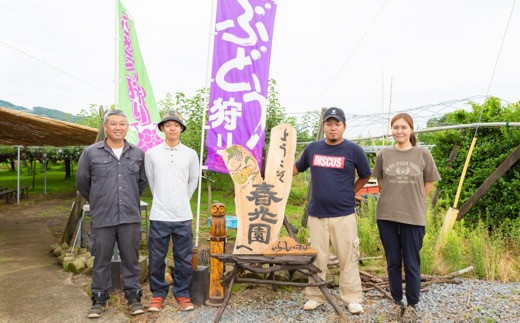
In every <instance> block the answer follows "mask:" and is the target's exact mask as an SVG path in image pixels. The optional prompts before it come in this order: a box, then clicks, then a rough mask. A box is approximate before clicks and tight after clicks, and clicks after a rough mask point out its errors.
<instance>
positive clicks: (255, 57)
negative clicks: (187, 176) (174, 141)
mask: <svg viewBox="0 0 520 323" xmlns="http://www.w3.org/2000/svg"><path fill="white" fill-rule="evenodd" d="M275 12H276V4H275V3H274V2H273V1H269V0H249V1H248V0H218V1H217V16H216V24H215V32H216V36H215V40H214V47H213V64H212V71H211V81H212V82H211V87H210V98H209V111H208V128H209V129H208V132H207V138H206V148H207V149H208V158H207V159H206V166H208V169H209V170H212V171H217V172H221V173H228V171H227V168H226V165H225V164H224V162H223V161H222V157H221V156H220V154H221V153H222V151H223V150H224V149H226V148H227V147H229V146H231V145H241V146H244V147H245V148H247V149H248V150H250V151H251V153H252V154H253V156H254V157H255V158H256V159H257V161H258V163H259V164H261V162H262V148H263V146H264V140H265V118H266V110H267V83H268V80H269V63H270V60H271V43H272V35H273V26H274V16H275Z"/></svg>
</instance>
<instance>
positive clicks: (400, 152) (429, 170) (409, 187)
mask: <svg viewBox="0 0 520 323" xmlns="http://www.w3.org/2000/svg"><path fill="white" fill-rule="evenodd" d="M390 125H391V127H392V136H393V137H394V140H395V142H396V145H395V146H394V147H387V148H384V149H383V150H382V151H381V152H380V153H379V155H378V156H377V159H376V164H375V167H374V176H375V177H377V179H378V181H379V186H380V198H379V201H378V205H377V226H378V228H379V235H380V237H381V241H382V243H383V247H384V249H385V256H386V261H387V269H388V279H389V282H390V292H391V294H392V298H393V299H394V301H395V302H396V304H397V305H398V306H397V307H396V308H395V309H394V311H395V312H396V313H395V314H396V315H399V316H403V318H404V316H407V317H408V316H411V317H413V316H415V317H416V316H417V312H416V311H415V305H416V304H417V303H418V302H419V291H420V289H421V259H420V254H419V252H420V250H421V247H422V242H423V237H424V232H425V230H424V227H425V225H426V197H427V196H428V194H429V193H430V191H431V189H432V188H433V183H434V182H435V181H438V180H439V179H440V176H439V172H438V171H437V167H436V166H435V162H434V161H433V158H432V156H431V154H430V152H429V151H428V149H426V148H423V147H418V146H417V139H416V137H415V134H414V131H413V129H414V128H413V120H412V117H411V116H410V115H409V114H407V113H399V114H397V115H395V116H394V117H393V118H392V121H391V122H390ZM402 263H404V271H405V280H406V300H407V303H408V306H407V307H406V308H405V306H404V304H403V302H402V298H403V288H402V278H401V267H402Z"/></svg>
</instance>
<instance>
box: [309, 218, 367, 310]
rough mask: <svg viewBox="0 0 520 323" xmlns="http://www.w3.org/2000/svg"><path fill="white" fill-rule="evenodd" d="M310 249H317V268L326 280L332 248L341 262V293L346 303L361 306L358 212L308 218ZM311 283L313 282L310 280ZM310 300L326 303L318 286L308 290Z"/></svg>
mask: <svg viewBox="0 0 520 323" xmlns="http://www.w3.org/2000/svg"><path fill="white" fill-rule="evenodd" d="M309 236H310V240H311V246H313V247H314V248H316V249H317V250H318V256H317V257H316V260H315V262H314V265H315V266H316V267H318V268H319V269H320V270H321V273H319V274H318V276H320V278H321V279H323V280H325V276H326V274H327V263H328V261H329V251H330V245H331V244H332V248H334V252H335V254H336V256H337V257H338V261H339V271H340V274H339V292H340V297H341V300H342V301H343V302H345V303H347V304H348V303H360V302H361V300H362V297H363V294H362V291H361V279H360V278H359V269H358V260H359V238H358V232H357V216H356V214H355V213H353V214H350V215H347V216H340V217H335V218H321V219H320V218H318V217H315V216H309ZM309 280H310V281H314V280H313V279H312V278H309ZM305 295H306V296H307V298H308V299H309V300H315V301H317V302H319V303H324V302H325V301H326V300H325V296H323V294H322V292H321V291H320V289H319V288H318V287H307V288H305Z"/></svg>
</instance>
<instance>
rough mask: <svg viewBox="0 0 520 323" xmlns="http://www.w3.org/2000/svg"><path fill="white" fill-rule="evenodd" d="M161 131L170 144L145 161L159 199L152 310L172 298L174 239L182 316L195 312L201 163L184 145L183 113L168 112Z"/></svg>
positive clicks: (153, 220)
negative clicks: (169, 273) (168, 273)
mask: <svg viewBox="0 0 520 323" xmlns="http://www.w3.org/2000/svg"><path fill="white" fill-rule="evenodd" d="M158 127H159V130H161V131H162V132H164V134H165V140H164V143H163V144H161V145H157V146H155V147H153V148H151V149H149V150H148V151H147V152H146V156H145V169H146V176H147V178H148V183H149V186H150V190H151V192H152V195H153V202H152V210H151V213H150V241H149V243H148V248H149V252H150V256H149V267H150V290H151V291H152V293H153V297H152V300H151V302H150V306H149V307H148V310H149V311H154V312H156V311H160V310H161V308H162V305H163V302H164V299H165V298H166V295H167V294H168V289H169V288H168V287H169V285H168V283H167V282H166V281H165V279H164V269H165V263H164V259H165V257H166V253H167V252H168V245H169V243H170V237H171V239H172V241H173V259H174V262H175V272H174V275H173V280H174V283H173V288H172V293H173V296H174V297H175V299H176V300H177V302H178V303H179V305H180V307H181V310H183V311H189V310H192V309H193V308H194V306H193V304H192V303H191V299H190V294H189V291H188V287H189V285H190V283H191V278H192V275H193V269H192V265H191V259H192V254H193V232H192V227H191V225H192V220H193V213H192V212H191V206H190V199H191V196H192V195H193V192H195V189H196V188H197V182H198V176H199V159H198V157H197V153H196V152H195V151H194V150H193V149H191V148H188V147H186V146H185V145H183V144H182V143H181V141H180V137H181V133H182V132H184V131H185V130H186V125H185V123H184V120H183V119H182V117H181V116H180V115H179V114H178V113H176V112H174V111H170V112H168V113H167V114H166V115H165V116H164V117H163V119H162V120H161V122H159V124H158Z"/></svg>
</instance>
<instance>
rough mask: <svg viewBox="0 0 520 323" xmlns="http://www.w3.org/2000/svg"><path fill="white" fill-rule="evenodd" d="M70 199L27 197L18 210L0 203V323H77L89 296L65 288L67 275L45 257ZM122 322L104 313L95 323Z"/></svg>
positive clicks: (110, 312) (68, 284)
mask: <svg viewBox="0 0 520 323" xmlns="http://www.w3.org/2000/svg"><path fill="white" fill-rule="evenodd" d="M72 201H73V195H71V196H68V195H62V196H56V197H52V198H45V197H38V196H31V197H30V198H29V199H28V200H25V199H24V200H22V201H21V203H20V205H4V204H3V203H2V202H0V204H1V205H0V300H1V301H0V321H1V322H4V321H7V322H35V321H40V322H81V321H89V320H88V319H87V318H86V313H87V311H88V309H89V307H90V305H91V302H90V298H89V296H88V295H87V294H86V293H85V291H83V290H82V289H80V288H78V287H77V286H76V285H74V284H73V283H72V282H71V274H69V273H66V272H64V271H63V270H62V268H61V267H60V266H59V265H58V263H57V261H56V258H55V257H53V256H51V255H50V254H49V253H48V249H49V245H51V244H52V243H54V242H55V237H54V236H53V235H57V234H58V232H59V231H61V230H62V229H63V227H64V226H65V223H66V221H67V216H68V212H67V210H68V209H70V205H71V202H72ZM103 321H105V322H109V321H118V322H125V321H128V318H127V317H126V316H125V315H123V314H121V313H120V312H119V311H117V310H115V309H109V310H108V311H107V313H106V314H105V315H104V316H103V317H102V320H97V321H96V322H103ZM90 322H92V321H90Z"/></svg>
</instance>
